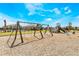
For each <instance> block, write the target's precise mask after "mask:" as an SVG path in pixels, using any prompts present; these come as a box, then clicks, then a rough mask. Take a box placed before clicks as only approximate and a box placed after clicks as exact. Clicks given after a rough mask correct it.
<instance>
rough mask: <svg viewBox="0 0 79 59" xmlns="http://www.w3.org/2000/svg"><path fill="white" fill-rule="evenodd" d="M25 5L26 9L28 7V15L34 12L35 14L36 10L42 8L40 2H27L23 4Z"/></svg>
mask: <svg viewBox="0 0 79 59" xmlns="http://www.w3.org/2000/svg"><path fill="white" fill-rule="evenodd" d="M25 7H26V9H28V10H29V13H28V15H29V16H30V15H34V14H36V13H37V12H36V10H42V8H41V7H42V4H40V3H38V4H37V3H35V4H32V3H29V4H25Z"/></svg>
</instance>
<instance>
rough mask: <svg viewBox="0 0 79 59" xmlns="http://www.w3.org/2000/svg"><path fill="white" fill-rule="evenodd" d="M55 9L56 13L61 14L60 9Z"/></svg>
mask: <svg viewBox="0 0 79 59" xmlns="http://www.w3.org/2000/svg"><path fill="white" fill-rule="evenodd" d="M53 11H54V12H55V13H56V14H58V15H59V14H61V12H60V10H59V9H58V8H54V9H53Z"/></svg>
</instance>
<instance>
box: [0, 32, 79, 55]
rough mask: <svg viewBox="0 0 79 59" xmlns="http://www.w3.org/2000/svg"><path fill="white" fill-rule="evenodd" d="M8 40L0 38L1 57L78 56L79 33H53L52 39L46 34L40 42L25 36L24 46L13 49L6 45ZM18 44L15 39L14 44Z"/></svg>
mask: <svg viewBox="0 0 79 59" xmlns="http://www.w3.org/2000/svg"><path fill="white" fill-rule="evenodd" d="M39 36H40V35H39ZM8 38H9V36H5V37H0V55H1V56H7V55H8V56H73V55H74V56H79V33H76V34H70V35H67V34H61V33H60V34H56V33H54V36H53V37H52V36H51V35H50V34H49V33H47V34H46V35H44V38H43V39H41V40H39V39H37V38H36V37H34V36H33V35H32V34H29V35H28V34H26V35H24V38H25V39H24V44H22V45H21V44H20V45H19V46H16V47H14V48H9V46H8V45H7V40H8ZM12 38H14V37H13V36H12ZM12 38H11V39H10V41H12V40H13V39H12ZM18 38H19V36H18ZM19 42H20V39H17V40H16V42H15V44H17V43H19ZM9 45H10V43H9Z"/></svg>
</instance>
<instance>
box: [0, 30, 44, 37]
mask: <svg viewBox="0 0 79 59" xmlns="http://www.w3.org/2000/svg"><path fill="white" fill-rule="evenodd" d="M44 31H45V30H43V31H42V32H44ZM33 32H34V31H22V34H32V33H33ZM37 32H39V31H37ZM11 33H12V32H0V37H2V36H10V34H11ZM18 34H19V32H18ZM12 35H15V31H14V32H13V33H12Z"/></svg>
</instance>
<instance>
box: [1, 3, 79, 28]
mask: <svg viewBox="0 0 79 59" xmlns="http://www.w3.org/2000/svg"><path fill="white" fill-rule="evenodd" d="M4 19H6V20H7V25H9V24H15V23H16V22H17V21H18V20H20V21H27V22H36V23H44V24H49V25H50V26H53V27H54V26H56V23H61V26H67V25H68V23H69V22H72V24H73V26H79V4H78V3H0V27H1V26H3V20H4Z"/></svg>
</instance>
